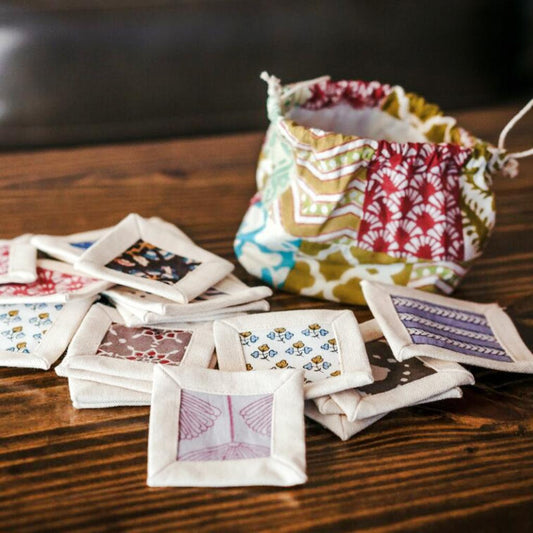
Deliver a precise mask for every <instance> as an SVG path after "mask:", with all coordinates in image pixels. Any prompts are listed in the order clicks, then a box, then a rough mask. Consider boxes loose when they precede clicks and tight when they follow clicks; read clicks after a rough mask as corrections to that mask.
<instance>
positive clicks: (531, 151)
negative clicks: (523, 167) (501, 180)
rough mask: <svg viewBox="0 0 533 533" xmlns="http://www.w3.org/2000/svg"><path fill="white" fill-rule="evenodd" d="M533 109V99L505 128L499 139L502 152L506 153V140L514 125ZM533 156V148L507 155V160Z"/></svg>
mask: <svg viewBox="0 0 533 533" xmlns="http://www.w3.org/2000/svg"><path fill="white" fill-rule="evenodd" d="M532 107H533V98H532V99H531V100H530V101H529V102H528V103H527V104H526V105H525V106H524V107H523V108H522V109H521V110H520V111H519V112H518V113H517V114H516V115H515V116H514V117H513V118H512V119H511V120H510V121H509V122H508V123H507V125H506V126H505V128H503V130H502V132H501V133H500V137H499V139H498V150H501V151H502V152H503V151H505V139H506V137H507V134H508V133H509V132H510V131H511V129H512V128H513V127H514V125H515V124H516V123H517V122H518V121H519V120H520V119H521V118H522V117H523V116H524V115H525V114H526V113H527V112H528V111H529V110H530V109H531V108H532ZM529 155H533V148H530V149H529V150H524V151H522V152H512V153H509V154H507V158H510V159H520V158H522V157H527V156H529Z"/></svg>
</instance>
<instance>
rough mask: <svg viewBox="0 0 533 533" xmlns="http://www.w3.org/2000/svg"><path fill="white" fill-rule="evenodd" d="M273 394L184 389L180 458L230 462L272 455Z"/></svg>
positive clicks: (179, 440)
mask: <svg viewBox="0 0 533 533" xmlns="http://www.w3.org/2000/svg"><path fill="white" fill-rule="evenodd" d="M272 403H273V394H256V395H251V396H243V395H235V396H228V395H225V394H208V393H204V392H197V391H194V392H191V391H187V390H183V391H182V392H181V400H180V413H179V417H180V421H179V436H178V455H177V459H178V460H179V461H227V460H238V459H255V458H258V457H269V456H270V453H271V442H270V441H271V430H272Z"/></svg>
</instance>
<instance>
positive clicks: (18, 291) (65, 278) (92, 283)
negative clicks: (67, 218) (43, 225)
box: [0, 259, 110, 303]
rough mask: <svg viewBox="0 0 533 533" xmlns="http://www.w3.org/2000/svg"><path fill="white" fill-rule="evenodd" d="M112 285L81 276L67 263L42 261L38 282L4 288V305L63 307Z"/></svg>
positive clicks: (0, 292)
mask: <svg viewBox="0 0 533 533" xmlns="http://www.w3.org/2000/svg"><path fill="white" fill-rule="evenodd" d="M109 285H110V283H108V282H107V281H101V280H97V279H93V278H90V277H87V276H84V275H81V274H80V273H79V272H76V271H75V270H74V269H73V268H72V266H71V265H67V264H66V263H61V262H60V261H53V260H50V259H40V260H38V261H37V279H36V280H35V281H33V282H31V283H4V284H2V285H0V303H43V302H57V303H61V302H67V301H70V300H74V299H79V298H89V297H92V296H95V295H96V294H98V293H99V292H101V291H103V290H105V289H107V288H108V287H109Z"/></svg>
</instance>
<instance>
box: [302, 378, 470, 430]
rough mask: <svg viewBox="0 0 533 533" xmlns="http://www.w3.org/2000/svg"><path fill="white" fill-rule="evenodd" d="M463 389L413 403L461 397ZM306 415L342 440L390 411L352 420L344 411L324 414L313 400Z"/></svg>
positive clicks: (307, 405) (455, 389)
mask: <svg viewBox="0 0 533 533" xmlns="http://www.w3.org/2000/svg"><path fill="white" fill-rule="evenodd" d="M461 397H462V391H461V389H460V388H458V387H456V388H454V389H450V390H449V391H446V392H444V393H442V394H437V395H436V396H431V397H430V398H428V399H426V400H424V401H423V402H417V403H416V404H413V405H419V404H424V403H430V402H436V401H439V400H446V399H448V398H461ZM304 413H305V416H307V418H310V419H311V420H314V421H315V422H318V423H319V424H320V425H321V426H324V427H325V428H326V429H329V430H330V431H331V432H332V433H334V434H335V435H337V436H338V437H339V438H340V439H341V440H348V439H349V438H351V437H353V436H354V435H355V434H357V433H360V432H361V431H363V429H366V428H367V427H369V426H371V425H372V424H374V423H376V422H377V421H378V420H381V419H382V418H383V417H385V416H387V414H388V413H382V414H380V415H376V416H371V417H368V418H363V419H361V420H354V421H353V422H350V421H349V420H348V417H347V416H346V415H344V414H342V413H334V414H323V413H321V412H320V411H319V410H318V407H317V405H316V404H315V403H314V402H313V401H307V402H305V410H304Z"/></svg>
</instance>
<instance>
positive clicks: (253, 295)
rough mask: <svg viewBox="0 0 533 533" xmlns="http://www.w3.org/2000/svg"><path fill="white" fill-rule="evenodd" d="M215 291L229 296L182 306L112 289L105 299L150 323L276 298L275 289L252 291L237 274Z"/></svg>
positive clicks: (228, 278)
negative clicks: (158, 317)
mask: <svg viewBox="0 0 533 533" xmlns="http://www.w3.org/2000/svg"><path fill="white" fill-rule="evenodd" d="M213 288H214V289H218V290H219V291H222V292H225V293H226V294H223V295H221V296H216V297H213V298H210V299H209V300H201V301H195V300H193V301H191V302H189V303H188V304H178V303H176V302H172V301H170V300H168V299H166V298H162V297H161V296H157V295H155V294H150V293H144V294H142V295H138V294H135V293H132V292H131V291H130V290H129V289H127V288H125V287H112V288H111V289H109V290H107V291H106V292H105V296H107V297H108V298H109V299H110V300H111V301H112V302H113V303H116V304H119V305H121V306H123V307H125V308H130V309H131V313H132V314H135V315H136V316H138V317H139V318H141V319H145V318H146V320H147V321H148V320H150V319H154V318H155V317H157V316H159V315H161V316H169V317H173V318H179V319H183V317H185V316H187V317H190V316H193V315H203V314H205V313H207V312H210V313H211V312H214V311H217V310H222V309H225V308H227V307H235V306H237V305H242V304H246V303H250V302H255V301H258V300H261V299H263V298H268V297H269V296H272V289H270V288H269V287H265V286H258V287H248V285H246V284H245V283H243V282H242V281H240V280H239V279H238V278H236V277H235V276H234V275H233V274H229V275H228V276H227V277H225V278H224V279H223V280H221V281H219V282H218V283H216V284H215V285H214V286H213ZM200 296H201V295H200Z"/></svg>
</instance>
